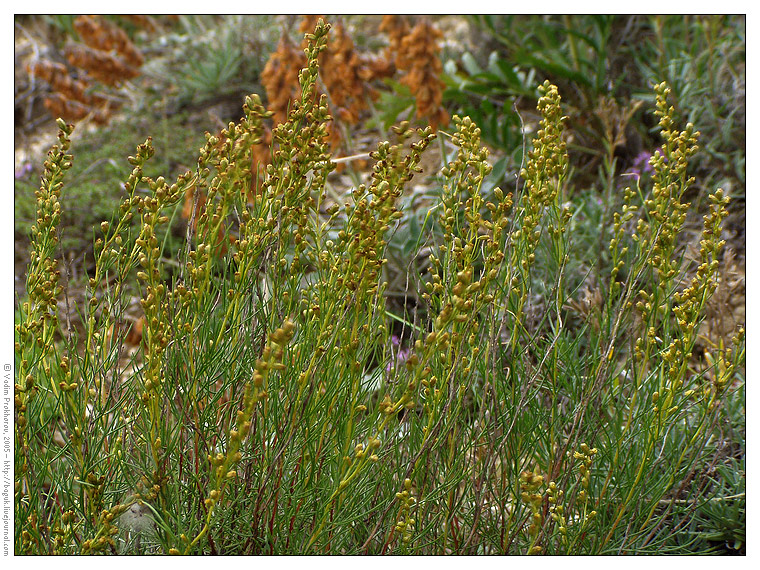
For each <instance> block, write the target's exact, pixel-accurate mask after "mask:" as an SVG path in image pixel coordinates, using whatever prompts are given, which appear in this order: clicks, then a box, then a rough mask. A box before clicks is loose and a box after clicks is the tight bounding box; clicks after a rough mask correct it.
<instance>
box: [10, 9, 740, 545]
mask: <svg viewBox="0 0 760 570" xmlns="http://www.w3.org/2000/svg"><path fill="white" fill-rule="evenodd" d="M327 30H328V26H325V25H323V24H321V23H320V24H319V25H318V26H317V28H316V30H315V32H314V34H307V38H308V39H309V41H310V44H309V48H308V61H309V64H308V67H307V68H305V69H304V70H303V71H302V73H301V78H300V80H301V86H302V98H301V100H300V101H299V102H298V103H297V104H296V105H294V107H293V109H292V111H291V112H290V115H289V119H288V121H287V122H286V123H284V124H282V125H279V126H277V127H276V128H275V129H274V131H273V133H272V141H273V143H272V150H273V152H272V164H271V165H270V166H269V167H268V168H267V171H266V179H265V181H264V184H263V185H262V191H261V193H258V194H256V193H253V194H252V196H251V199H250V202H249V201H248V200H247V199H246V195H247V194H249V192H248V191H249V190H250V189H251V188H254V187H256V186H255V183H256V181H255V180H254V179H253V177H254V176H255V173H252V172H251V164H252V163H251V152H252V150H251V149H252V147H254V146H255V145H258V144H262V140H261V137H262V133H263V123H262V121H263V120H264V119H265V118H266V117H267V116H268V113H267V112H266V111H265V109H264V108H263V106H262V105H261V103H260V101H259V99H258V97H257V96H252V97H249V98H247V100H246V104H245V107H244V111H245V117H244V118H243V119H241V121H240V122H238V123H233V124H230V126H229V127H228V128H227V129H225V130H224V131H223V132H222V134H221V137H216V136H212V135H207V137H206V138H207V140H206V144H205V146H204V147H203V148H202V149H201V151H200V156H199V159H198V164H197V168H196V169H195V170H194V171H189V172H187V173H186V174H183V175H180V176H179V177H178V178H177V180H176V182H174V183H172V184H170V183H168V182H167V181H166V180H165V179H164V178H163V177H160V176H159V177H156V178H152V177H150V176H147V175H146V173H145V172H146V170H145V169H146V168H147V164H148V161H149V160H150V159H151V157H152V155H153V153H154V150H153V147H152V145H151V142H150V140H148V141H146V143H145V144H142V145H140V146H138V148H137V152H136V153H135V155H134V156H133V157H130V159H129V162H130V164H131V165H132V167H133V168H132V172H131V173H130V174H129V176H128V178H127V180H126V182H125V184H124V188H125V192H126V196H125V197H124V198H123V200H122V202H121V204H120V205H119V207H118V210H117V212H116V213H115V215H114V216H113V217H112V219H111V221H110V222H103V223H102V224H101V225H100V234H102V235H101V237H98V238H97V240H96V241H95V245H94V251H95V257H96V264H95V270H94V274H93V275H92V276H91V277H90V279H89V282H88V290H87V302H86V303H85V304H84V306H80V307H78V310H79V311H80V312H81V314H82V320H83V322H84V324H85V327H84V330H83V331H82V332H81V334H77V332H76V331H72V330H66V328H65V327H61V326H60V323H59V320H60V317H61V315H60V314H59V307H58V303H57V299H58V298H59V296H60V295H61V293H62V288H61V286H60V285H59V275H60V273H59V270H58V269H57V262H56V253H55V252H56V248H57V245H58V244H57V241H58V234H57V226H58V223H59V221H60V215H61V211H62V208H63V207H64V205H65V203H66V202H65V200H62V189H63V180H64V175H65V174H66V171H67V170H68V169H69V168H70V167H71V161H72V155H71V154H69V150H70V141H69V135H70V134H71V130H72V129H71V127H70V126H67V125H65V124H64V123H63V121H60V122H59V126H60V129H61V130H60V134H59V143H58V145H57V146H56V147H54V149H53V150H52V151H51V153H50V155H49V158H48V161H47V162H46V164H45V176H44V179H43V183H42V186H41V188H40V190H39V191H38V194H37V208H38V212H37V221H36V223H35V225H34V226H33V228H32V232H31V235H32V253H31V261H30V266H29V271H28V278H27V292H28V300H27V301H25V302H23V303H22V304H21V306H20V307H19V311H18V316H17V325H16V370H17V374H16V387H15V404H16V426H17V429H16V439H15V474H16V486H15V515H14V516H15V532H16V535H15V539H16V542H15V544H16V546H15V548H16V552H17V553H18V554H43V553H45V554H87V553H97V552H104V553H136V552H139V553H145V552H147V553H174V554H177V553H187V554H201V553H216V554H294V553H303V554H306V553H309V554H318V553H322V554H328V553H329V554H359V553H370V554H380V553H387V554H443V553H457V554H491V553H493V554H505V553H506V554H525V553H533V554H535V553H547V554H611V553H637V552H655V551H657V549H658V548H659V547H660V545H661V544H664V541H665V538H667V537H668V536H669V533H667V529H678V528H681V527H682V526H683V525H685V524H688V523H689V521H691V520H693V519H694V516H695V515H694V509H693V508H692V509H688V508H684V509H681V508H677V507H678V506H679V505H681V504H682V503H681V501H687V502H688V503H689V504H691V505H693V506H694V507H695V508H696V506H697V505H699V504H700V502H704V498H705V497H706V496H707V495H706V494H707V493H714V489H712V490H705V489H704V488H701V487H698V486H697V487H696V489H695V488H693V487H690V486H689V484H690V482H692V481H693V480H694V479H695V477H697V476H698V475H699V473H701V471H702V470H703V468H704V467H705V466H706V465H708V464H709V462H710V460H711V454H712V453H713V452H714V449H713V448H712V447H710V446H709V445H708V442H710V441H711V438H712V437H713V432H714V429H715V425H716V423H717V420H718V418H719V417H720V414H721V413H722V405H723V402H724V399H726V398H728V397H729V396H731V395H732V394H733V391H734V390H736V389H737V388H736V387H735V385H734V384H735V383H738V384H739V385H741V376H740V372H741V370H742V366H743V362H744V344H743V329H741V330H739V331H737V334H736V335H735V337H734V339H733V345H732V346H731V347H720V348H719V349H717V350H713V352H712V354H711V357H710V362H709V363H708V364H709V365H708V366H701V367H700V368H695V362H697V361H699V362H700V363H701V364H704V363H703V362H701V359H700V354H699V353H698V352H697V351H696V350H695V347H696V343H697V330H698V325H699V322H700V320H701V318H702V314H703V311H704V308H705V305H706V303H707V301H708V300H709V298H710V295H711V294H712V292H713V290H714V288H715V285H716V272H717V269H718V268H717V264H718V258H719V253H720V249H721V246H722V243H721V242H720V241H719V239H720V227H721V220H722V219H723V218H724V216H725V215H726V211H725V205H726V203H727V198H726V197H724V195H723V193H722V191H720V190H717V191H716V192H714V193H713V194H712V195H711V197H710V201H711V206H710V209H709V212H708V213H707V214H706V215H705V217H704V232H703V239H702V241H701V250H700V252H699V260H698V261H697V262H695V263H694V264H693V265H694V266H691V265H689V264H688V263H687V262H685V261H684V259H683V256H682V254H681V252H680V249H679V247H678V244H677V237H678V235H679V231H680V230H681V228H682V225H683V223H684V216H685V212H686V210H687V208H688V205H687V204H684V203H683V202H682V197H683V194H684V192H686V190H687V188H688V187H689V185H690V184H691V183H692V180H691V179H690V178H689V176H688V174H687V167H688V162H689V158H690V157H691V156H692V155H693V153H694V152H695V149H696V139H697V134H698V133H696V132H694V129H693V127H692V126H691V125H687V126H686V127H685V128H684V130H683V131H680V130H679V129H678V128H677V127H676V125H675V124H674V123H673V118H672V108H671V107H669V106H668V104H667V101H666V99H667V95H668V89H667V87H666V86H665V85H659V86H658V87H657V89H656V100H657V111H656V114H657V116H658V117H659V121H660V127H661V132H662V135H663V139H664V144H663V146H662V149H661V150H660V151H659V152H658V153H656V154H655V156H654V157H653V159H652V167H653V170H654V174H653V183H652V187H651V188H638V187H637V188H634V189H628V190H626V192H625V203H624V206H623V209H622V211H621V212H619V213H617V214H616V215H615V217H614V220H615V224H614V228H613V239H612V242H611V243H610V244H609V255H610V265H611V267H612V270H611V273H609V274H607V275H606V278H605V280H604V282H603V283H599V285H598V287H599V291H598V302H595V301H593V300H592V301H589V302H588V303H587V304H586V309H587V310H586V314H585V317H584V318H583V319H582V322H580V323H577V322H576V323H575V324H574V325H573V326H569V324H568V321H569V318H570V317H569V315H570V313H569V310H568V308H567V307H568V302H569V300H570V294H571V293H572V292H573V290H574V288H575V287H576V286H577V284H576V283H569V282H568V276H567V262H568V258H569V256H570V250H571V248H572V247H573V241H572V238H573V236H572V227H573V226H572V224H571V218H572V214H573V212H572V211H571V210H570V209H569V205H568V203H567V202H566V196H565V194H566V192H567V184H568V175H569V164H568V158H567V150H566V145H565V142H564V140H563V122H564V117H563V116H562V112H561V108H560V97H559V93H558V90H557V88H556V87H555V86H553V85H551V84H550V83H549V82H546V83H544V84H543V85H542V86H541V88H540V93H541V97H540V99H539V101H538V112H539V114H540V115H541V117H542V121H541V126H540V129H539V130H538V132H537V135H536V138H535V140H534V143H533V148H532V150H531V151H530V152H529V153H528V155H527V163H526V166H525V168H524V169H523V170H522V172H521V178H520V182H519V184H518V186H517V188H516V189H515V192H514V193H508V192H505V191H503V190H502V189H500V188H493V187H490V186H491V185H490V183H489V182H488V175H489V173H490V172H491V166H490V165H489V163H488V160H487V158H488V152H487V151H486V150H485V149H484V148H483V147H482V146H481V142H480V130H479V128H478V127H477V126H476V124H475V123H474V122H473V121H472V120H471V119H470V118H468V117H465V118H462V119H459V118H457V119H455V121H454V124H455V131H454V132H453V133H452V134H451V140H452V142H453V144H454V145H456V147H457V148H458V151H457V154H456V156H455V157H453V159H452V160H450V161H449V162H448V163H447V164H445V165H444V167H443V169H442V171H441V176H442V180H443V184H442V188H441V192H440V195H439V196H438V197H437V199H438V202H437V204H435V205H433V206H432V207H431V208H430V212H429V214H428V216H426V217H425V218H424V219H422V220H418V224H419V226H420V227H418V228H417V229H418V230H419V231H418V235H416V236H413V237H407V239H406V240H405V241H404V245H402V246H401V249H402V250H403V249H404V248H405V247H406V244H407V243H409V242H411V241H414V242H415V244H414V246H413V247H412V248H411V250H414V249H419V248H420V247H421V246H423V245H424V246H425V247H426V248H428V249H429V251H430V254H429V261H430V265H429V270H428V274H427V275H415V276H413V277H412V278H411V279H412V281H413V282H415V283H419V284H420V291H419V292H418V296H419V299H420V300H421V302H422V303H423V304H424V311H422V313H421V314H422V315H423V317H424V318H422V319H420V320H418V321H417V322H409V321H408V320H407V319H405V318H403V317H399V316H397V315H394V321H401V334H400V335H398V338H393V335H392V332H393V331H392V329H391V322H390V321H389V314H390V311H389V308H388V306H387V305H386V300H385V296H384V291H385V288H386V282H385V276H384V275H385V274H384V271H385V268H384V265H385V261H386V257H385V254H386V249H387V248H388V240H389V239H390V238H389V236H390V235H391V231H392V229H393V228H394V226H395V224H396V223H397V220H398V219H399V218H400V217H401V216H402V215H403V214H402V212H401V211H400V210H399V207H398V206H399V203H400V200H401V197H402V195H403V193H404V190H405V184H406V183H407V182H408V181H409V180H410V179H411V177H412V176H413V174H414V173H415V171H416V170H417V169H418V165H419V162H420V159H421V157H422V155H423V153H424V152H425V150H426V148H427V147H428V146H429V145H430V144H431V142H432V141H433V140H434V139H435V137H436V136H443V135H433V134H432V133H431V131H430V130H429V129H425V130H417V131H413V130H411V129H408V128H407V127H406V125H401V126H399V127H397V128H396V129H395V131H394V132H395V134H396V137H397V139H398V140H397V142H396V143H395V144H390V143H389V142H381V143H379V144H378V146H377V150H376V151H374V152H373V153H372V159H373V160H374V167H373V170H372V176H371V180H370V181H369V182H368V184H366V185H359V186H357V187H356V188H354V189H353V190H352V192H351V196H350V198H349V199H348V200H347V201H346V202H345V203H344V204H339V203H335V202H331V201H330V199H329V198H328V196H327V193H326V191H325V185H326V180H327V176H328V174H329V173H330V171H331V170H332V169H333V166H334V163H332V162H331V161H330V154H329V150H328V149H329V146H328V144H327V142H326V136H327V128H326V123H327V121H328V120H329V115H328V110H327V103H326V98H325V97H321V98H317V95H316V87H315V85H316V81H317V74H318V66H317V63H316V62H317V54H318V52H319V51H320V50H321V49H322V48H323V47H324V45H325V37H326V34H327ZM484 186H488V188H486V189H487V190H488V192H487V193H486V192H484ZM190 187H193V188H194V189H195V190H196V195H198V194H199V193H200V192H201V191H202V192H204V193H205V195H206V196H207V200H206V202H205V204H204V205H203V207H202V208H201V210H200V212H199V214H198V217H197V220H195V221H196V222H197V225H196V226H195V233H194V235H192V236H191V237H190V238H189V239H188V241H187V247H186V250H185V251H184V252H180V255H181V258H180V260H179V261H180V265H179V270H177V271H175V272H174V274H173V276H172V278H171V280H166V279H164V278H163V274H162V265H163V264H164V263H165V261H164V259H163V258H162V257H161V250H160V245H161V241H160V239H159V237H158V235H159V234H158V232H159V228H160V227H161V226H165V225H166V224H167V223H168V222H169V216H168V215H167V213H168V212H171V211H172V209H173V208H174V207H175V206H176V204H177V203H178V201H179V200H181V199H182V198H183V197H184V196H185V192H186V190H187V189H188V188H190ZM428 217H429V218H434V219H435V223H434V224H433V223H430V225H428V223H426V222H427V218H428ZM433 226H434V227H435V232H430V234H429V235H423V233H424V232H427V231H428V228H431V227H433ZM410 267H412V266H410ZM412 270H413V267H412ZM128 285H129V286H131V287H134V286H136V287H138V288H139V290H140V291H141V305H142V309H143V311H144V319H145V321H144V327H143V331H142V341H141V344H140V345H139V348H138V349H137V350H136V351H134V352H133V353H132V354H131V355H128V354H125V350H124V349H125V346H124V345H125V335H126V332H125V331H123V330H120V329H119V328H118V327H117V326H116V325H117V324H118V323H119V321H120V320H121V318H122V317H123V313H124V311H125V308H126V305H127V299H126V298H125V297H126V295H125V290H126V288H127V287H128ZM61 329H63V330H62V332H61ZM729 399H730V398H729ZM700 489H701V490H700ZM687 490H688V495H684V493H685V492H686V491H687ZM729 492H731V493H734V490H733V489H731V490H730V491H729ZM676 499H677V500H678V501H676ZM703 516H707V513H706V512H704V513H703ZM718 516H720V515H719V514H715V515H714V517H715V520H718V518H717V517H718ZM716 524H717V523H716ZM664 529H665V531H664ZM663 532H665V535H666V536H665V538H663ZM732 532H733V531H732ZM721 536H724V535H723V534H721ZM732 536H734V535H732ZM671 542H672V541H671ZM682 551H685V552H688V546H686V547H683V548H682Z"/></svg>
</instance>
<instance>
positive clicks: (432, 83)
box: [396, 19, 450, 130]
mask: <svg viewBox="0 0 760 570" xmlns="http://www.w3.org/2000/svg"><path fill="white" fill-rule="evenodd" d="M442 35H443V34H442V33H441V31H440V30H438V29H437V28H435V27H434V26H433V25H432V24H431V23H430V22H429V21H428V20H427V19H423V20H420V22H419V23H418V24H417V25H416V26H415V27H414V28H413V29H412V31H411V32H410V33H409V34H408V35H406V36H404V38H403V39H402V40H401V44H400V45H399V48H398V53H397V55H396V66H397V67H398V68H399V69H401V70H403V71H404V72H405V74H404V76H403V77H402V78H401V83H403V84H404V85H407V86H408V87H409V89H410V90H411V91H412V94H413V95H414V97H415V99H416V102H417V117H418V118H423V117H425V118H427V119H428V120H429V121H430V125H431V126H432V127H433V129H434V130H435V129H437V128H438V127H439V126H443V125H447V124H448V122H449V118H450V117H449V114H448V112H447V111H446V109H444V108H443V105H442V102H443V88H444V83H443V81H441V73H442V71H443V64H442V63H441V58H440V56H439V54H440V51H441V47H440V46H439V45H438V40H439V39H440V38H441V37H442Z"/></svg>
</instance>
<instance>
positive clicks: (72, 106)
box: [27, 60, 111, 124]
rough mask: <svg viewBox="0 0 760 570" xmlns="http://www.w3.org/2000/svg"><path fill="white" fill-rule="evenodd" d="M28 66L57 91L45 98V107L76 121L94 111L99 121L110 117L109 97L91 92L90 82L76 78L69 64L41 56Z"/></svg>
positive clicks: (94, 116)
mask: <svg viewBox="0 0 760 570" xmlns="http://www.w3.org/2000/svg"><path fill="white" fill-rule="evenodd" d="M27 70H28V71H29V73H31V74H33V75H34V76H36V77H39V78H40V79H42V80H43V81H45V82H47V83H48V84H49V85H50V87H51V88H52V89H53V93H51V94H50V95H48V96H47V97H46V98H45V107H46V108H47V110H48V111H49V112H50V114H51V115H53V116H55V117H62V118H64V119H66V120H67V121H72V122H73V121H79V120H82V119H83V118H84V117H86V116H87V115H89V114H90V113H92V117H93V120H94V121H95V122H96V123H98V124H104V123H106V122H107V121H108V117H109V116H110V111H111V108H110V104H109V101H108V99H107V98H106V97H103V96H102V95H99V94H97V93H90V92H89V87H90V85H89V83H87V82H85V81H80V80H77V79H74V78H72V77H71V76H70V75H69V70H68V68H67V67H66V66H65V65H63V64H60V63H55V62H53V61H49V60H39V61H35V62H32V63H30V64H29V65H28V66H27Z"/></svg>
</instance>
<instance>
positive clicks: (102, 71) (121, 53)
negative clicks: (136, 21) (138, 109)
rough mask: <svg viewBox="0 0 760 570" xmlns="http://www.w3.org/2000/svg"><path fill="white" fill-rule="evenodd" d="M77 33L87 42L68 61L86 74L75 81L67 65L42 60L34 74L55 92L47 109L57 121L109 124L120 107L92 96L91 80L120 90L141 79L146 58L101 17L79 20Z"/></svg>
mask: <svg viewBox="0 0 760 570" xmlns="http://www.w3.org/2000/svg"><path fill="white" fill-rule="evenodd" d="M74 29H75V30H76V31H77V33H78V34H79V37H80V38H81V39H82V41H83V42H84V45H83V44H72V45H70V46H68V47H67V48H66V50H65V55H66V60H67V61H68V63H69V64H70V65H71V66H72V67H73V68H77V69H79V70H82V71H83V72H84V77H80V78H79V79H74V78H73V77H71V70H70V69H68V68H67V67H66V66H65V65H62V64H60V63H55V62H52V61H47V60H41V61H36V62H33V63H32V64H30V65H29V66H28V67H27V69H28V70H29V72H30V73H32V74H33V75H35V76H36V77H39V78H40V79H42V80H44V81H46V82H47V83H48V84H49V85H50V87H51V88H52V89H53V93H51V94H50V95H49V96H48V97H47V98H46V99H45V106H46V107H47V109H48V111H49V112H50V114H51V115H53V116H54V117H62V118H64V119H65V120H67V121H70V122H76V121H80V120H82V119H84V118H85V117H87V116H88V115H90V116H92V119H93V121H94V122H96V123H98V124H105V123H106V122H108V119H109V118H110V116H111V113H112V112H113V110H114V109H115V108H116V107H118V103H117V102H116V101H114V99H113V98H109V97H106V96H104V95H102V94H98V93H93V92H92V87H93V86H92V84H91V82H90V81H88V78H92V79H94V80H97V81H98V82H100V83H102V84H103V85H106V86H117V85H120V84H121V83H122V82H124V81H125V80H126V79H131V78H133V77H136V76H137V75H139V73H140V72H139V71H138V68H139V67H140V66H141V65H142V64H143V56H142V54H141V53H140V52H139V50H138V49H137V47H136V46H135V45H134V44H133V43H132V41H131V40H130V39H129V37H128V36H127V34H126V32H124V30H122V29H121V28H119V27H117V26H115V25H114V24H111V23H110V22H108V21H106V20H104V19H103V18H101V17H99V16H78V17H77V18H75V20H74Z"/></svg>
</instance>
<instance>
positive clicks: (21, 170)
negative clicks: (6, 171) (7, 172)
mask: <svg viewBox="0 0 760 570" xmlns="http://www.w3.org/2000/svg"><path fill="white" fill-rule="evenodd" d="M31 171H32V165H31V164H30V163H28V162H27V163H24V164H22V165H21V166H19V167H18V168H17V169H16V170H14V172H13V175H14V177H15V178H24V177H25V176H26V175H27V174H29V173H30V172H31Z"/></svg>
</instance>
